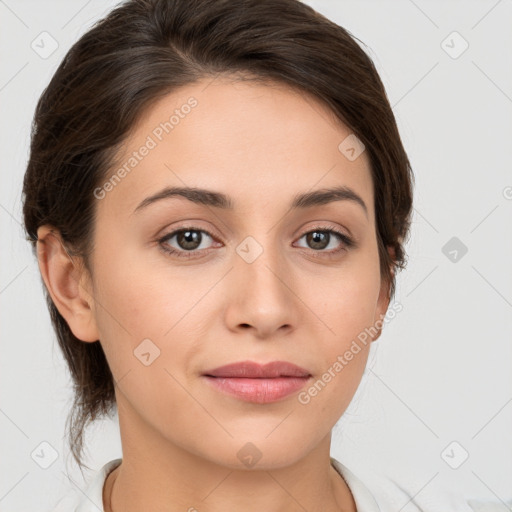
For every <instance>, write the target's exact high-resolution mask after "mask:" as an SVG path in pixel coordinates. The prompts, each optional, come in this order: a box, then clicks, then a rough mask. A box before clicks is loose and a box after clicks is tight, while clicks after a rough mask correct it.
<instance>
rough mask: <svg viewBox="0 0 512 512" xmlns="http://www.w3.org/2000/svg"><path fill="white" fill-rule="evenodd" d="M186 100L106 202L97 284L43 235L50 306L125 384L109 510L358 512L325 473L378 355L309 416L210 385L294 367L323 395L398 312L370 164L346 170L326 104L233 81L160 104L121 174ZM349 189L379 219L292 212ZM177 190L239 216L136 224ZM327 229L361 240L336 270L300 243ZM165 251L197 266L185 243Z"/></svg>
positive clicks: (304, 409) (154, 217)
mask: <svg viewBox="0 0 512 512" xmlns="http://www.w3.org/2000/svg"><path fill="white" fill-rule="evenodd" d="M191 96H193V97H194V98H196V99H197V101H198V105H197V106H196V107H195V108H194V109H192V110H191V112H190V113H189V114H188V115H187V116H185V117H184V118H183V119H180V121H179V124H178V125H176V126H175V127H174V129H173V130H172V132H170V133H169V134H165V135H164V137H163V138H162V141H160V142H158V145H157V146H156V147H155V148H154V149H152V150H151V151H150V152H149V154H148V155H147V156H146V157H144V159H142V161H140V162H139V163H138V165H137V166H136V167H135V168H134V169H133V170H132V171H131V172H130V173H129V174H127V175H126V176H125V177H124V178H123V179H122V180H121V182H120V183H118V184H117V185H116V186H115V187H114V188H113V190H111V191H109V192H108V193H106V195H105V197H104V198H103V199H99V200H97V203H96V206H97V218H96V231H95V235H94V242H95V248H94V253H93V255H92V260H91V263H92V268H93V271H92V276H90V275H88V274H87V272H85V271H84V270H83V269H82V267H81V266H80V261H79V260H76V259H75V260H74V261H73V260H72V259H71V258H70V257H69V256H68V254H67V252H66V251H65V250H64V248H63V246H62V244H61V243H60V241H59V240H60V239H59V235H58V233H52V231H51V229H52V227H51V226H42V227H41V228H40V229H39V231H38V236H39V238H40V240H41V242H40V243H38V258H39V266H40V270H41V274H42V276H43V279H44V281H45V283H46V286H47V287H48V289H49V291H50V294H51V296H52V299H53V301H54V303H55V305H56V306H57V308H58V309H59V311H60V313H61V314H62V315H63V317H64V318H65V319H66V321H67V322H68V324H69V326H70V328H71V330H72V331H73V333H74V334H75V336H77V337H78V338H79V339H80V340H83V341H84V342H94V341H96V340H98V339H99V340H100V343H101V344H102V347H103V349H104V351H105V354H106V357H107V360H108V363H109V365H110V368H111V370H112V373H113V376H114V378H115V381H116V399H117V404H118V412H119V423H120V432H121V441H122V447H123V462H122V464H121V466H120V467H119V468H118V469H117V470H115V471H114V472H112V473H111V474H110V475H109V477H108V479H107V482H106V485H105V487H104V501H105V510H106V511H108V510H110V508H109V503H108V502H109V498H111V507H112V508H111V510H114V511H115V512H119V511H121V510H122V511H124V512H132V511H138V510H143V509H144V510H154V511H163V510H165V511H178V510H179V511H183V510H190V511H192V510H194V509H197V510H198V511H211V512H217V511H221V510H222V511H225V510H237V509H240V510H246V511H261V510H265V511H268V512H278V511H279V512H285V511H286V512H288V511H297V510H308V511H335V510H336V511H339V510H343V511H355V510H356V507H355V503H354V500H353V497H352V495H351V492H350V490H349V488H348V486H347V485H346V483H345V482H344V480H343V479H342V478H341V477H340V475H339V474H338V473H337V472H336V471H335V470H334V468H333V467H332V466H330V460H329V457H330V443H331V430H332V428H333V427H334V425H335V423H336V422H337V421H338V420H339V418H340V417H341V416H342V414H343V413H344V411H345V409H346V408H347V406H348V405H349V403H350V401H351V399H352V397H353V396H354V393H355V391H356V389H357V387H358V385H359V383H360V380H361V377H362V374H363V371H364V369H365V365H366V362H367V357H368V351H369V347H370V342H371V340H370V342H369V343H368V344H367V345H366V346H362V350H361V351H360V352H359V353H358V354H357V355H356V356H354V358H353V359H352V360H351V361H350V362H349V363H348V364H347V365H346V366H345V367H344V368H343V370H342V371H341V372H339V373H338V374H337V375H336V377H335V378H333V379H332V380H331V381H330V382H329V383H328V384H327V385H326V386H325V387H324V388H323V389H322V390H321V392H319V393H318V394H317V395H316V396H315V397H313V398H311V401H310V402H309V403H308V404H301V403H299V401H298V399H297V393H295V394H293V395H291V396H288V397H286V398H284V399H282V400H280V401H278V402H274V403H270V404H255V403H250V402H246V401H242V400H239V399H237V398H235V397H232V396H229V395H225V394H223V393H220V392H219V391H216V390H215V389H212V388H211V387H210V386H208V385H207V384H206V383H205V382H204V379H203V378H202V377H201V374H202V373H203V372H204V371H206V370H208V369H212V368H215V367H218V366H221V365H224V364H228V363H232V362H237V361H243V360H253V361H257V362H260V363H266V362H268V361H273V360H284V361H290V362H293V363H295V364H297V365H299V366H301V367H303V368H305V369H307V370H308V371H309V372H310V373H311V374H312V376H313V377H312V379H311V382H310V384H312V383H314V382H316V381H317V380H318V379H319V378H320V376H321V375H322V374H323V373H324V372H325V371H327V369H328V368H329V367H332V366H333V363H334V362H335V361H336V360H337V357H338V356H339V355H342V354H344V353H345V352H346V350H348V348H349V347H350V345H351V343H352V341H353V340H355V339H356V338H357V336H358V334H360V333H361V332H362V331H364V329H365V328H368V327H370V326H372V325H374V324H375V322H377V321H378V320H380V319H381V318H382V316H383V315H385V313H386V311H387V308H388V305H389V296H388V293H389V287H388V285H387V284H386V283H384V281H382V280H381V276H380V272H379V256H378V250H377V237H376V231H375V212H374V206H373V204H374V198H373V184H372V178H371V172H370V163H369V159H368V156H367V153H366V152H363V153H362V154H361V156H360V157H359V158H357V159H356V160H354V161H350V160H348V159H347V158H346V157H345V156H344V155H343V154H342V153H341V152H340V151H339V150H338V145H339V144H340V142H341V141H342V140H343V139H344V138H345V137H347V136H348V135H349V134H350V133H351V132H350V130H349V129H348V128H347V127H346V126H344V125H343V124H342V123H341V122H339V121H338V120H336V119H335V118H334V116H333V114H332V113H331V112H330V111H329V110H328V109H327V108H326V107H325V106H324V105H323V104H321V103H320V102H318V101H317V100H316V99H314V98H313V97H310V96H307V95H305V94H300V93H297V92H296V91H294V90H292V89H290V88H288V87H286V86H284V85H278V84H262V83H259V84H257V83H255V82H243V83H242V82H233V81H232V80H229V79H228V78H227V77H224V78H222V79H220V78H218V79H216V80H215V81H213V82H212V79H204V80H201V81H200V82H197V83H195V84H193V85H188V86H186V87H184V88H181V89H179V90H177V91H174V92H173V93H172V94H168V95H167V96H165V97H163V98H161V99H160V100H159V101H158V102H157V103H155V104H154V105H152V106H151V108H150V109H149V110H148V111H147V112H146V113H145V115H144V116H143V117H142V118H141V121H140V122H139V123H138V124H137V126H135V127H134V130H133V132H132V133H131V135H130V137H129V138H128V139H127V141H126V145H125V148H124V152H123V153H122V154H120V155H119V157H120V158H119V162H124V161H126V159H127V158H128V157H129V155H130V154H131V153H132V152H133V151H135V150H137V149H138V148H140V146H141V145H143V144H144V142H145V141H146V140H147V137H148V135H150V134H151V133H152V132H153V130H154V129H155V127H156V126H158V125H159V123H161V122H163V121H165V120H167V119H169V116H170V115H171V114H172V112H173V111H174V109H176V108H180V106H181V105H183V104H185V103H186V102H187V99H188V98H190V97H191ZM153 138H155V137H153ZM155 140H156V138H155ZM115 170H116V168H113V169H112V172H111V173H110V174H109V176H111V174H113V172H115ZM339 185H346V186H349V187H350V188H352V189H353V190H354V191H355V192H357V194H359V195H360V196H361V198H362V199H363V200H364V202H365V203H366V206H367V208H368V212H367V215H366V214H365V212H364V210H363V208H361V206H359V205H358V204H357V203H355V202H354V201H336V202H332V203H329V204H326V205H321V206H315V207H312V208H308V209H304V210H297V211H293V210H290V209H289V204H290V202H291V200H292V198H293V196H294V195H295V194H299V193H303V192H310V191H314V190H318V189H322V188H326V187H332V186H339ZM165 186H194V187H201V188H205V189H210V190H214V191H217V192H223V193H225V194H227V195H229V196H230V197H231V198H232V200H233V201H234V203H235V208H234V209H233V211H227V210H226V211H224V210H222V209H219V208H214V207H210V206H208V207H207V206H202V205H197V204H193V203H192V202H190V201H188V200H187V199H185V198H179V197H174V198H168V199H165V200H161V201H158V202H156V203H154V204H152V205H150V206H148V207H147V208H143V209H142V210H140V211H138V212H137V213H134V210H135V208H136V206H137V205H138V204H139V203H140V202H141V201H142V200H143V199H145V198H146V197H148V196H150V195H152V194H154V193H155V192H157V191H159V190H160V189H162V188H164V187H165ZM190 226H193V227H194V228H195V229H206V230H208V231H210V232H211V233H212V235H213V238H211V237H209V236H208V235H207V234H206V233H202V234H203V239H202V242H201V245H200V246H199V245H197V247H199V248H198V249H195V256H196V257H195V258H192V259H190V260H187V259H185V258H179V257H176V256H172V255H168V254H165V253H164V252H163V251H162V250H161V248H159V242H157V241H156V240H157V239H158V238H161V237H163V236H164V235H166V234H169V233H172V232H173V231H175V230H176V229H178V228H183V227H190ZM319 226H320V227H322V228H324V229H325V227H326V226H327V227H329V228H334V229H339V230H341V231H342V232H343V233H347V230H349V232H350V233H352V235H353V238H354V239H355V240H357V245H356V246H355V247H352V248H345V249H344V250H341V251H340V252H339V253H337V254H334V255H333V256H332V257H331V258H329V257H328V256H327V252H329V251H331V250H336V249H339V248H343V247H344V243H343V242H342V241H340V240H339V239H337V238H336V236H335V235H332V236H331V239H330V242H329V243H328V246H327V247H326V248H324V249H315V246H314V245H313V246H311V242H309V244H308V240H307V237H306V236H305V234H307V233H308V232H311V231H315V228H318V227H319ZM247 236H251V237H253V238H254V239H255V240H256V241H257V242H258V244H260V246H261V248H262V249H263V252H262V253H261V254H260V255H259V257H257V259H256V260H255V261H254V262H252V263H248V262H247V261H245V260H244V259H243V258H242V257H240V256H239V254H238V253H237V252H236V248H237V246H238V245H239V244H240V243H241V242H242V241H243V240H244V239H245V238H246V237H247ZM166 243H167V245H170V246H171V247H172V248H174V249H175V250H178V251H182V252H186V249H185V248H184V246H183V245H181V246H180V245H179V244H178V237H176V236H175V237H174V238H173V239H170V240H167V242H166ZM164 245H165V242H164ZM326 245H327V244H326ZM208 251H209V252H208ZM315 256H316V257H315ZM313 284H314V285H313ZM379 335H380V332H379V334H377V335H376V336H375V337H374V338H373V340H375V339H377V338H378V336H379ZM146 338H149V339H150V340H151V341H152V342H153V343H154V344H155V345H156V346H157V347H158V348H159V350H160V355H159V357H157V358H156V359H154V361H153V362H152V363H151V364H150V365H148V366H146V365H144V364H142V363H141V361H140V360H139V359H138V358H137V357H134V350H135V349H136V348H137V346H138V345H139V344H140V343H141V341H142V340H144V339H146ZM306 389H307V388H306ZM247 442H251V443H253V445H255V446H256V447H257V449H258V450H259V452H261V455H262V456H261V459H260V460H259V461H258V462H257V463H256V464H255V465H254V466H252V467H248V466H247V465H245V464H244V463H243V462H242V461H241V460H240V459H239V458H238V457H237V452H238V451H239V450H240V449H241V448H242V447H243V446H244V445H245V444H246V443H247Z"/></svg>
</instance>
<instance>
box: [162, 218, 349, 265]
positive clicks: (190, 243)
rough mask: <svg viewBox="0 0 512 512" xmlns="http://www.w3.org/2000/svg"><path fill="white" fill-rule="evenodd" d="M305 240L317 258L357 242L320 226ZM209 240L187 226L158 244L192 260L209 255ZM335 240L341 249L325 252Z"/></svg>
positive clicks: (170, 252)
mask: <svg viewBox="0 0 512 512" xmlns="http://www.w3.org/2000/svg"><path fill="white" fill-rule="evenodd" d="M303 238H306V243H307V244H308V245H309V248H310V249H312V251H313V253H319V255H318V256H317V255H315V257H322V256H324V257H330V256H336V255H337V254H338V253H340V252H341V251H346V250H348V249H349V248H351V247H354V246H355V242H354V241H353V240H352V239H351V238H350V237H348V236H347V235H345V234H344V233H342V232H341V231H338V230H337V229H334V228H332V227H323V226H322V227H320V226H319V227H317V228H315V229H313V230H311V231H308V232H307V233H305V234H304V235H302V236H301V237H300V239H299V240H301V239H303ZM333 238H334V240H333ZM173 239H175V241H174V243H175V244H177V246H174V245H172V244H171V241H172V240H173ZM207 239H211V240H214V239H215V238H214V236H213V235H212V234H211V233H209V232H208V231H206V230H204V229H200V228H197V227H194V226H187V227H183V228H180V229H177V230H175V231H172V232H171V233H169V234H167V235H165V236H163V237H162V238H160V239H159V240H158V243H159V246H160V248H161V250H162V251H164V252H165V253H167V254H171V255H173V256H177V257H179V258H187V259H191V258H196V257H201V256H202V255H204V254H203V253H204V252H206V253H209V252H210V251H211V250H212V248H211V247H204V246H203V242H205V240H207ZM335 239H337V240H338V242H339V243H338V245H339V247H338V248H334V249H332V248H331V249H330V250H325V249H326V248H328V247H329V246H330V245H331V244H332V243H333V242H334V241H335ZM334 245H336V244H334ZM301 247H304V246H301ZM306 248H307V247H306Z"/></svg>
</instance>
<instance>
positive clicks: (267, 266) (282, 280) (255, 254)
mask: <svg viewBox="0 0 512 512" xmlns="http://www.w3.org/2000/svg"><path fill="white" fill-rule="evenodd" d="M235 251H236V258H235V264H234V267H235V268H234V272H235V274H234V275H235V279H236V280H237V285H236V287H235V288H236V293H235V296H233V298H232V303H231V312H232V313H233V311H236V312H237V313H236V315H235V318H233V317H231V320H232V321H235V323H236V324H237V325H240V324H249V325H251V326H253V327H254V328H256V329H257V330H258V331H262V332H263V331H265V332H267V333H268V332H272V331H273V330H275V329H278V328H279V327H281V326H282V325H293V324H294V323H295V319H294V318H295V317H294V313H293V311H294V305H293V302H294V301H293V300H292V299H293V297H292V296H293V293H292V292H291V290H290V289H293V284H292V283H291V282H290V279H291V276H290V275H289V273H288V272H287V271H286V265H287V264H286V258H285V257H284V255H283V253H282V252H281V248H280V247H279V246H278V244H277V243H276V241H275V237H274V236H273V233H272V232H271V233H270V234H263V235H255V236H253V235H249V236H247V237H246V238H245V239H243V240H242V242H240V243H239V244H238V246H237V247H236V249H235Z"/></svg>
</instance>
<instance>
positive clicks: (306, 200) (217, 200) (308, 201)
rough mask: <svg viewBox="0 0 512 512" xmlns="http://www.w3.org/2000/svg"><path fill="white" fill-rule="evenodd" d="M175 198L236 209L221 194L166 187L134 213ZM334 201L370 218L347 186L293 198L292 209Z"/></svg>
mask: <svg viewBox="0 0 512 512" xmlns="http://www.w3.org/2000/svg"><path fill="white" fill-rule="evenodd" d="M173 197H183V198H185V199H188V200H189V201H191V202H193V203H195V204H199V205H204V206H212V207H215V208H222V209H224V210H233V209H234V202H233V200H232V199H231V198H230V197H229V196H227V195H225V194H223V193H221V192H215V191H213V190H206V189H202V188H196V187H166V188H164V189H162V190H160V191H159V192H157V193H156V194H153V195H151V196H149V197H146V198H145V199H144V200H143V201H142V202H141V203H140V204H139V205H138V206H137V207H136V208H135V210H134V213H135V212H138V211H140V210H142V209H144V208H146V207H148V206H149V205H151V204H154V203H156V202H157V201H161V200H163V199H169V198H173ZM334 201H352V202H353V203H355V204H358V205H359V206H361V208H362V209H363V210H364V213H365V215H366V217H368V208H367V206H366V204H365V202H364V201H363V199H362V198H361V196H359V195H358V194H357V193H356V192H355V191H354V190H352V189H351V188H350V187H346V186H339V187H334V188H324V189H320V190H315V191H313V192H305V193H303V194H297V195H295V196H294V197H293V199H292V202H291V205H290V208H291V209H292V210H296V209H303V208H311V207H313V206H321V205H325V204H328V203H332V202H334Z"/></svg>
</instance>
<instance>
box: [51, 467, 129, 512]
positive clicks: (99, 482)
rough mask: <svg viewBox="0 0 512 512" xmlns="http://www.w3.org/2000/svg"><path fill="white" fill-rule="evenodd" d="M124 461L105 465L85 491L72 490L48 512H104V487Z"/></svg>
mask: <svg viewBox="0 0 512 512" xmlns="http://www.w3.org/2000/svg"><path fill="white" fill-rule="evenodd" d="M121 461H122V459H113V460H111V461H109V462H107V463H106V464H104V465H103V467H101V468H100V469H99V470H98V471H97V472H96V473H95V474H94V475H93V477H92V478H91V479H90V481H89V483H88V484H87V486H86V488H85V489H84V490H78V489H76V488H73V489H71V490H70V491H69V492H68V493H67V494H66V495H65V496H63V497H62V498H61V499H60V500H59V501H58V502H57V503H56V504H55V505H54V507H53V508H52V509H51V510H49V511H48V512H103V485H104V484H105V480H106V478H107V476H108V474H109V473H110V472H111V471H113V470H114V469H115V468H116V467H117V466H119V464H121Z"/></svg>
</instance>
